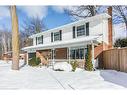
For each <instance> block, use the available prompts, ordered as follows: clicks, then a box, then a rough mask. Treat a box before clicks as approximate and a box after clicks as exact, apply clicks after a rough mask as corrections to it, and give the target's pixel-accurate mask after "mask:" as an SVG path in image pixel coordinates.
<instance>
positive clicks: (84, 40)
mask: <svg viewBox="0 0 127 95" xmlns="http://www.w3.org/2000/svg"><path fill="white" fill-rule="evenodd" d="M99 37H100V36H87V37H81V38H75V39H72V40H66V41H56V42H52V43H47V44H39V45H36V46H29V47H24V48H22V50H24V51H28V52H33V51H36V50H44V49H53V48H65V47H76V46H85V45H87V44H91V41H93V42H94V43H95V44H98V43H99V42H98V41H97V39H98V38H99Z"/></svg>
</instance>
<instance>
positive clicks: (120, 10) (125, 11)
mask: <svg viewBox="0 0 127 95" xmlns="http://www.w3.org/2000/svg"><path fill="white" fill-rule="evenodd" d="M113 20H114V23H119V22H123V23H125V26H126V36H127V6H113Z"/></svg>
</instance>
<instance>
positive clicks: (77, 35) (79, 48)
mask: <svg viewBox="0 0 127 95" xmlns="http://www.w3.org/2000/svg"><path fill="white" fill-rule="evenodd" d="M110 11H111V10H110ZM110 11H109V12H110ZM30 38H31V39H33V46H29V47H25V48H23V49H22V50H24V51H26V52H27V62H28V59H29V58H31V57H33V56H35V55H36V56H37V57H38V56H41V58H42V60H43V63H46V61H47V60H46V58H47V57H46V56H48V58H49V59H50V62H51V63H54V62H56V61H68V62H70V60H73V59H76V60H78V61H79V62H80V63H83V64H84V61H85V55H86V52H87V45H92V63H93V64H95V63H94V62H95V61H94V59H97V58H98V56H99V54H100V53H101V52H102V51H103V50H106V49H108V48H112V19H111V16H110V15H108V14H106V13H104V14H100V15H96V16H93V17H88V18H86V19H82V20H79V21H76V22H73V23H70V24H66V25H63V26H60V27H57V28H54V29H50V30H47V31H44V32H41V33H37V34H34V35H31V36H30ZM46 64H47V63H46Z"/></svg>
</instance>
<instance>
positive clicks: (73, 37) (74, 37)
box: [73, 26, 75, 38]
mask: <svg viewBox="0 0 127 95" xmlns="http://www.w3.org/2000/svg"><path fill="white" fill-rule="evenodd" d="M73 38H75V26H73Z"/></svg>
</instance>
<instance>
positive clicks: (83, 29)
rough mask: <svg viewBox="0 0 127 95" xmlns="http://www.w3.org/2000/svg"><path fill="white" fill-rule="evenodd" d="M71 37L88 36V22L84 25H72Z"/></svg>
mask: <svg viewBox="0 0 127 95" xmlns="http://www.w3.org/2000/svg"><path fill="white" fill-rule="evenodd" d="M72 30H73V38H76V37H80V36H89V22H87V23H86V24H85V25H80V26H73V28H72Z"/></svg>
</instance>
